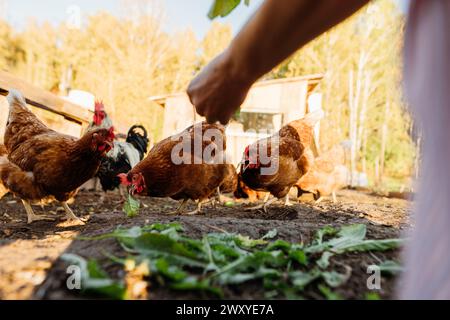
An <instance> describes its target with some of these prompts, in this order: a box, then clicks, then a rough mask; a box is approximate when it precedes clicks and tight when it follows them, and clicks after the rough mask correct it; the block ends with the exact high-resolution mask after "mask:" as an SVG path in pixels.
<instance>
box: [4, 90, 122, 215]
mask: <svg viewBox="0 0 450 320" xmlns="http://www.w3.org/2000/svg"><path fill="white" fill-rule="evenodd" d="M7 99H8V102H9V117H8V122H7V125H6V130H5V138H4V142H5V146H6V149H7V152H8V156H5V155H3V156H0V180H1V181H2V182H3V184H4V186H5V187H6V188H7V189H8V190H9V191H10V192H11V193H13V194H14V195H16V196H18V197H19V198H21V199H22V202H23V204H24V206H25V210H26V212H27V216H28V223H31V222H33V221H36V220H53V219H50V218H48V217H45V216H38V215H36V214H35V213H34V212H33V209H32V208H31V203H35V202H41V203H42V202H43V201H52V200H57V201H59V202H61V204H62V206H63V208H64V210H65V212H66V217H67V218H68V219H69V220H77V221H79V219H78V218H77V217H76V216H75V215H74V214H73V212H72V210H71V209H70V208H69V206H68V205H67V203H66V202H67V200H68V199H70V198H71V197H73V196H74V195H75V194H76V192H77V189H78V188H79V187H80V186H81V185H82V184H83V183H84V182H86V181H87V180H89V179H90V178H92V177H93V176H94V175H95V174H96V172H97V170H98V167H99V165H100V160H101V158H102V157H104V156H105V154H106V153H107V152H108V151H109V150H110V149H111V147H112V141H113V138H114V134H113V132H112V131H110V130H107V129H97V130H93V131H90V132H88V133H86V134H85V135H84V136H83V137H81V138H80V139H76V138H74V137H71V136H67V135H64V134H60V133H58V132H56V131H53V130H51V129H49V128H48V127H47V126H46V125H44V123H42V122H41V121H40V120H39V119H38V118H37V117H36V116H35V115H34V114H33V113H32V112H31V111H30V110H29V109H28V107H27V106H26V102H25V99H24V97H23V96H22V94H21V93H20V92H18V91H16V90H10V92H9V94H8V97H7Z"/></svg>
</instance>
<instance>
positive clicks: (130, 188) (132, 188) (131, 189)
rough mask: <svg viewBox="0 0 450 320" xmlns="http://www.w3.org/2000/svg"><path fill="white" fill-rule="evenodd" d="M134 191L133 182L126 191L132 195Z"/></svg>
mask: <svg viewBox="0 0 450 320" xmlns="http://www.w3.org/2000/svg"><path fill="white" fill-rule="evenodd" d="M135 191H136V186H135V185H134V184H132V185H130V187H129V188H128V193H129V194H130V195H131V196H134V193H135Z"/></svg>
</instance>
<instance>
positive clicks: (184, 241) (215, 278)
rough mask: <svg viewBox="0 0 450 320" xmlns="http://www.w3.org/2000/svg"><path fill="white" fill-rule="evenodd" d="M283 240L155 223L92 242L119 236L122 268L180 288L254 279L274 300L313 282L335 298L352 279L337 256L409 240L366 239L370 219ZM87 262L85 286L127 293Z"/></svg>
mask: <svg viewBox="0 0 450 320" xmlns="http://www.w3.org/2000/svg"><path fill="white" fill-rule="evenodd" d="M276 237H277V231H276V230H275V229H274V230H271V231H269V232H268V233H267V234H266V235H265V236H263V237H262V238H260V239H251V238H249V237H247V236H243V235H240V234H231V233H209V234H206V235H204V236H203V238H202V239H194V238H190V237H187V236H185V235H184V234H183V228H182V226H181V225H179V224H176V223H172V224H159V223H156V224H152V225H148V226H144V227H137V226H136V227H132V228H130V229H124V228H118V229H117V230H115V231H114V232H111V233H107V234H104V235H101V236H97V237H95V238H89V240H90V241H93V240H101V239H106V238H115V239H117V241H118V242H119V244H120V245H121V247H122V248H123V249H124V251H125V252H126V258H120V259H119V258H117V257H112V256H110V257H111V259H113V261H115V262H117V263H122V264H123V265H125V264H126V263H129V262H130V261H132V262H133V263H134V265H142V263H145V264H147V265H148V268H149V270H150V279H151V278H152V277H154V278H156V279H158V282H159V283H160V284H162V285H165V286H168V287H169V288H171V289H173V290H178V291H179V290H196V291H201V292H206V293H209V294H211V295H214V296H216V297H218V298H222V297H224V290H223V289H224V288H226V287H229V286H234V285H240V284H243V283H247V282H254V283H257V284H259V285H261V286H262V288H263V289H264V292H265V296H266V297H267V298H300V297H301V293H302V291H303V290H304V289H305V287H306V286H308V285H317V289H318V290H319V291H320V292H321V293H322V294H323V295H324V297H326V298H329V299H336V298H339V297H338V296H337V295H336V294H335V293H333V291H332V288H336V287H338V286H341V285H342V284H344V283H345V282H346V281H347V280H348V279H349V277H350V276H351V268H350V267H348V266H343V267H340V268H339V269H342V270H333V269H331V268H330V266H331V264H330V260H331V259H332V258H333V257H334V256H336V255H339V254H342V253H345V252H355V251H356V252H362V251H385V250H391V249H394V248H398V247H399V246H400V245H401V244H402V242H403V241H402V240H401V239H386V240H367V239H365V237H366V226H365V225H363V224H354V225H349V226H344V227H342V228H341V229H339V230H338V229H335V228H332V227H325V228H323V229H320V230H318V231H317V233H316V235H315V238H314V240H313V241H312V243H311V244H309V245H304V244H302V243H290V242H287V241H284V240H280V239H278V240H274V238H276ZM79 258H80V257H79ZM80 259H81V258H80ZM71 261H72V262H74V261H75V262H76V259H73V256H72V259H71ZM80 261H82V260H80ZM83 264H84V265H86V266H89V264H90V265H92V266H93V267H92V268H93V270H89V268H88V269H87V271H86V274H85V276H84V277H83V279H82V280H83V288H86V287H87V288H89V289H90V291H96V292H97V293H101V294H106V295H107V296H108V292H111V293H112V295H110V296H109V297H112V298H117V297H121V296H122V297H123V296H124V292H123V295H121V294H118V291H120V290H123V291H124V290H125V288H124V287H125V286H124V285H123V284H121V282H120V280H119V281H112V280H110V279H109V278H108V277H107V276H106V275H105V273H104V272H103V271H102V270H100V269H99V267H98V265H97V264H96V263H95V262H93V261H90V262H88V263H83ZM385 267H386V268H387V269H386V271H395V270H396V268H398V265H392V263H387V264H386V266H385ZM106 279H108V280H109V281H106ZM92 280H94V281H93V283H94V284H95V286H93V285H92ZM98 280H101V281H104V282H105V287H106V288H102V287H101V285H99V281H98ZM101 281H100V283H101ZM111 281H112V282H111ZM111 286H112V288H113V289H111Z"/></svg>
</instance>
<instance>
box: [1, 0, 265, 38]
mask: <svg viewBox="0 0 450 320" xmlns="http://www.w3.org/2000/svg"><path fill="white" fill-rule="evenodd" d="M159 1H160V2H161V4H162V6H163V7H164V8H165V10H166V19H165V29H166V30H167V31H169V32H172V31H177V30H182V29H185V28H188V27H190V28H191V29H192V30H193V31H194V32H195V33H196V34H197V36H198V37H199V38H201V37H203V36H204V34H205V33H206V31H207V30H208V28H209V25H210V24H211V23H212V22H211V21H210V20H209V19H208V17H207V13H208V11H209V8H210V6H211V4H212V1H213V0H159ZM243 2H244V1H242V4H241V5H239V7H238V8H237V9H236V10H235V11H234V12H232V13H231V14H230V15H229V16H227V17H226V18H218V20H219V21H221V22H224V23H228V24H230V25H231V26H232V28H233V32H237V31H239V29H240V28H241V27H242V25H243V24H244V23H245V22H246V20H247V19H248V18H249V17H250V16H251V14H252V13H253V12H254V11H255V10H256V9H257V8H258V7H259V6H260V4H261V3H262V2H263V0H251V2H250V6H249V7H247V6H245V5H244V4H243ZM2 3H3V5H2ZM73 5H76V6H78V7H79V8H80V9H81V12H82V13H83V14H92V13H95V12H97V11H100V10H103V11H108V12H110V13H112V14H114V15H120V14H121V12H120V0H39V1H35V0H0V17H3V18H6V19H7V21H9V22H10V23H11V24H12V25H13V26H14V27H16V28H21V27H23V25H24V23H25V22H26V20H27V18H28V17H34V18H35V19H36V20H37V21H41V22H42V21H46V20H47V21H51V22H52V23H55V24H56V23H60V22H63V21H66V19H67V17H68V13H67V10H68V8H70V7H71V6H73ZM2 7H3V9H2ZM1 11H3V12H1Z"/></svg>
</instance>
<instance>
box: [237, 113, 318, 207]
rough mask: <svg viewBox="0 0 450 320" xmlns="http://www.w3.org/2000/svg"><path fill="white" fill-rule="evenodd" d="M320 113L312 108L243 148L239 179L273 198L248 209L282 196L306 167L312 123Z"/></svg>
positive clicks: (309, 159)
mask: <svg viewBox="0 0 450 320" xmlns="http://www.w3.org/2000/svg"><path fill="white" fill-rule="evenodd" d="M322 117H323V112H322V111H321V110H320V111H316V112H314V113H310V114H307V115H306V116H305V117H304V118H302V119H299V120H295V121H292V122H290V123H288V124H287V125H285V126H283V127H282V128H281V129H280V130H279V132H278V133H277V134H276V135H274V136H271V137H269V138H265V139H260V140H258V141H257V142H255V143H253V144H252V145H250V146H247V148H246V149H245V151H244V157H243V160H242V164H241V172H240V179H242V181H243V182H244V184H245V185H246V186H248V187H249V188H251V189H253V190H256V191H267V192H270V193H271V194H272V195H273V196H274V197H275V198H273V199H272V200H268V201H265V203H264V204H262V205H260V206H257V207H253V208H249V210H254V209H261V208H263V209H264V211H266V210H267V206H268V205H269V204H271V203H272V202H274V201H275V200H276V199H280V198H284V197H286V204H288V200H289V198H288V193H289V190H290V189H291V187H292V186H294V185H295V184H296V183H297V181H298V180H299V179H300V178H301V177H302V176H303V175H304V174H305V173H306V172H307V171H308V170H309V168H310V166H311V163H312V162H313V161H314V156H313V153H312V150H311V146H312V142H313V128H314V125H315V124H316V123H317V122H318V121H319V120H320V119H321V118H322Z"/></svg>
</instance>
